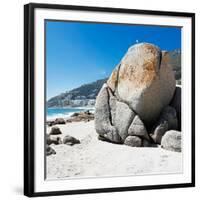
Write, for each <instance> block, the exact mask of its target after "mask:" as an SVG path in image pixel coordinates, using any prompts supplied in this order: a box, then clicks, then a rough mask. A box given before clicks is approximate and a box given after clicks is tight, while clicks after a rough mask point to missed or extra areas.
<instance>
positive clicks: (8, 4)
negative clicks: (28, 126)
mask: <svg viewBox="0 0 200 200" xmlns="http://www.w3.org/2000/svg"><path fill="white" fill-rule="evenodd" d="M34 2H42V3H57V4H59V3H60V4H74V5H88V6H104V7H122V8H133V9H147V10H165V11H181V12H182V11H183V12H196V102H197V103H196V154H197V156H196V188H185V189H170V190H169V189H164V190H151V191H134V192H122V193H107V194H103V193H102V194H89V195H74V196H60V197H45V198H46V199H66V198H67V199H70V200H72V199H73V200H76V199H89V200H90V199H91V200H92V199H96V200H100V199H111V198H112V199H113V200H114V199H134V200H135V199H140V200H144V199H154V200H157V199H162V200H168V199H179V200H180V199H181V200H185V199H192V200H195V199H199V197H198V196H199V195H200V173H199V169H200V158H199V154H198V152H200V145H199V144H198V143H199V142H198V141H200V135H199V131H200V123H199V119H200V104H199V103H198V102H200V90H199V85H200V79H198V76H200V68H199V66H200V59H199V56H198V55H199V54H200V46H198V44H199V45H200V43H199V42H200V41H199V35H200V25H199V24H200V12H199V10H200V5H199V4H200V3H199V0H187V1H186V0H182V1H181V0H180V1H179V0H167V1H162V0H137V1H133V0H108V1H104V2H103V1H101V0H93V1H89V0H82V1H81V0H79V1H78V0H74V1H72V0H52V1H50V0H49V1H48V0H42V1H37V0H35V1H34ZM26 3H29V1H28V0H19V1H18V0H4V1H1V4H0V55H1V56H0V199H9V200H12V199H20V200H23V199H26V197H24V196H22V194H23V192H22V191H23V5H24V4H26ZM38 199H41V198H38Z"/></svg>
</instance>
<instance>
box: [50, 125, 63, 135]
mask: <svg viewBox="0 0 200 200" xmlns="http://www.w3.org/2000/svg"><path fill="white" fill-rule="evenodd" d="M59 134H62V132H61V131H60V128H59V127H57V126H53V127H52V128H51V131H50V133H49V135H59Z"/></svg>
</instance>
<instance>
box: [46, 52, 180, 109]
mask: <svg viewBox="0 0 200 200" xmlns="http://www.w3.org/2000/svg"><path fill="white" fill-rule="evenodd" d="M169 56H170V64H171V65H172V68H173V71H174V73H175V78H176V80H177V84H181V51H180V50H174V51H170V52H169ZM106 80H107V78H105V79H101V80H97V81H95V82H92V83H88V84H84V85H81V86H80V87H78V88H75V89H73V90H70V91H68V92H64V93H62V94H59V95H57V96H55V97H53V98H51V99H49V100H48V102H47V106H48V107H67V106H70V107H80V106H93V105H94V104H95V99H96V96H97V94H98V92H99V90H100V89H101V87H102V85H103V83H105V82H106Z"/></svg>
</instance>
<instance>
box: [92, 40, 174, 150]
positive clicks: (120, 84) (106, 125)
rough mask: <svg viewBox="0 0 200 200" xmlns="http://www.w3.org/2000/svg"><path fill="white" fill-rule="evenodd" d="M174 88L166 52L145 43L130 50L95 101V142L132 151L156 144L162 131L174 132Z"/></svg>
mask: <svg viewBox="0 0 200 200" xmlns="http://www.w3.org/2000/svg"><path fill="white" fill-rule="evenodd" d="M175 87H176V85H175V78H174V73H173V71H172V69H171V67H170V65H169V64H168V55H167V52H161V50H160V49H159V48H158V47H156V46H154V45H152V44H147V43H142V44H136V45H134V46H133V47H131V48H130V49H129V50H128V52H127V53H126V55H125V56H124V58H123V59H122V60H121V62H120V64H119V65H118V66H117V67H116V68H115V69H114V70H113V72H112V74H111V76H110V78H109V79H108V81H107V83H105V84H104V85H103V87H102V88H101V90H100V92H99V94H98V96H97V98H96V104H95V129H96V131H97V133H98V134H99V139H100V140H103V141H109V142H114V143H124V144H126V145H129V146H134V147H140V146H152V145H154V144H155V143H156V144H160V143H161V139H162V137H163V135H164V134H165V132H166V131H168V130H170V129H178V128H177V127H178V122H177V116H176V108H175V106H174V103H173V100H172V98H173V96H174V91H175ZM170 102H171V104H172V105H171V106H169V104H170ZM152 130H153V132H152ZM150 134H151V135H150Z"/></svg>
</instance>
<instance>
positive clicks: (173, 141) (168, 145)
mask: <svg viewBox="0 0 200 200" xmlns="http://www.w3.org/2000/svg"><path fill="white" fill-rule="evenodd" d="M161 147H162V148H163V149H166V150H170V151H176V152H181V132H180V131H175V130H170V131H167V132H166V133H165V135H164V136H163V137H162V140H161Z"/></svg>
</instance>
